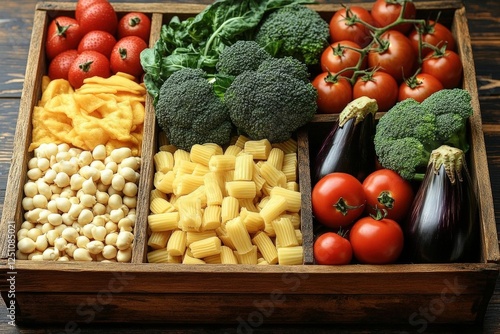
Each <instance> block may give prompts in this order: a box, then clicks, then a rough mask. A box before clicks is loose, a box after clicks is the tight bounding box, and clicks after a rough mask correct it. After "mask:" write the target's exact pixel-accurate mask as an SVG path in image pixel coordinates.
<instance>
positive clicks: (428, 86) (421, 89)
mask: <svg viewBox="0 0 500 334" xmlns="http://www.w3.org/2000/svg"><path fill="white" fill-rule="evenodd" d="M441 89H443V85H442V84H441V82H440V81H439V80H438V79H436V78H435V77H433V76H432V75H430V74H427V73H419V74H417V75H416V76H413V77H411V78H409V79H408V80H405V82H403V83H402V84H401V85H400V86H399V95H398V101H403V100H406V99H408V98H412V99H414V100H416V101H418V102H422V101H423V100H425V99H426V98H428V97H429V96H431V95H432V94H433V93H435V92H437V91H439V90H441Z"/></svg>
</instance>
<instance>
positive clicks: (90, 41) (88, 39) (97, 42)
mask: <svg viewBox="0 0 500 334" xmlns="http://www.w3.org/2000/svg"><path fill="white" fill-rule="evenodd" d="M115 44H116V39H115V37H114V36H113V35H111V34H110V33H109V32H107V31H103V30H92V31H91V32H88V33H87V34H86V35H85V36H83V37H82V39H81V41H80V43H79V44H78V53H82V52H83V51H97V52H100V53H102V54H103V55H105V56H106V57H107V58H109V56H111V51H112V50H113V47H114V46H115Z"/></svg>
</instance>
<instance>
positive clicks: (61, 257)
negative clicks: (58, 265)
mask: <svg viewBox="0 0 500 334" xmlns="http://www.w3.org/2000/svg"><path fill="white" fill-rule="evenodd" d="M57 261H60V262H68V261H69V257H67V256H59V258H58V259H57Z"/></svg>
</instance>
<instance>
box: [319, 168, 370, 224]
mask: <svg viewBox="0 0 500 334" xmlns="http://www.w3.org/2000/svg"><path fill="white" fill-rule="evenodd" d="M311 201H312V211H313V215H314V217H315V218H316V219H317V220H318V222H320V223H321V224H323V225H325V226H328V227H332V228H338V227H342V226H347V225H349V224H351V223H352V222H353V221H354V220H356V219H357V218H359V217H360V216H361V214H363V211H364V210H365V203H366V195H365V192H364V190H363V185H362V184H361V182H360V181H359V180H358V179H356V178H355V177H354V176H352V175H350V174H347V173H341V172H335V173H330V174H327V175H325V176H324V177H322V178H321V179H320V180H319V181H318V183H316V185H315V186H314V187H313V190H312V195H311Z"/></svg>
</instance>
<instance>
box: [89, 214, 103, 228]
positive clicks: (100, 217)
mask: <svg viewBox="0 0 500 334" xmlns="http://www.w3.org/2000/svg"><path fill="white" fill-rule="evenodd" d="M92 225H94V226H105V225H106V217H105V216H103V215H97V216H94V220H93V221H92Z"/></svg>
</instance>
